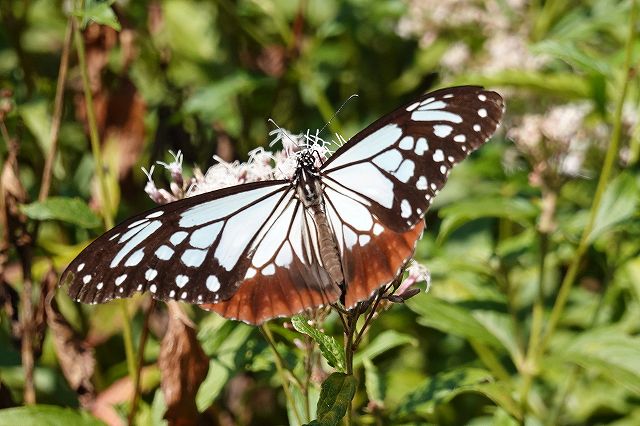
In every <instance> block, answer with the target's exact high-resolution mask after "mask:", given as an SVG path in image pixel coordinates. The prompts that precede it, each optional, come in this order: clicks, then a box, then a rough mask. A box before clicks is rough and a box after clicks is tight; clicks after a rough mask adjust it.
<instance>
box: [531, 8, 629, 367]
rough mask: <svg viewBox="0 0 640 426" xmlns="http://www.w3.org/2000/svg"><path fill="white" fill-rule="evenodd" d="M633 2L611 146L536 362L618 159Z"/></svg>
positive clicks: (566, 293) (555, 322)
mask: <svg viewBox="0 0 640 426" xmlns="http://www.w3.org/2000/svg"><path fill="white" fill-rule="evenodd" d="M637 15H638V11H637V2H636V1H635V0H633V1H632V3H631V11H630V13H629V35H628V38H627V41H626V46H625V59H624V68H623V70H624V76H623V83H622V90H621V92H620V97H619V98H618V103H617V105H616V111H615V116H614V122H613V131H612V133H611V142H610V143H609V147H608V149H607V154H606V156H605V159H604V164H603V165H602V172H601V173H600V179H599V180H598V186H597V188H596V193H595V195H594V197H593V203H592V204H591V210H590V212H589V219H588V222H587V224H586V226H585V228H584V230H583V231H582V237H581V238H580V243H579V244H578V248H577V249H576V253H575V255H574V257H573V261H572V262H571V264H570V266H569V270H568V271H567V274H566V275H565V277H564V280H563V281H562V284H561V285H560V290H559V291H558V297H557V298H556V301H555V303H554V305H553V309H552V311H551V315H550V316H549V321H548V323H547V329H546V332H545V334H544V336H543V337H542V339H541V341H540V344H539V345H538V348H537V351H536V354H537V356H536V359H537V357H539V356H540V355H541V354H542V353H543V352H544V350H545V348H546V346H547V344H548V343H549V339H550V338H551V336H552V335H553V333H554V332H555V330H556V328H557V326H558V322H559V321H560V317H561V316H562V312H563V310H564V307H565V305H566V303H567V299H568V297H569V291H570V290H571V287H572V286H573V283H574V281H575V279H576V276H577V274H578V268H579V267H580V262H581V260H582V256H583V255H584V253H585V252H586V250H587V248H588V247H589V245H590V241H589V237H590V235H591V231H592V230H593V226H594V223H595V219H596V214H597V212H598V209H599V208H600V203H601V201H602V196H603V194H604V191H605V189H606V186H607V184H608V183H609V180H610V177H611V173H612V171H613V166H614V163H615V159H616V157H617V155H618V148H619V146H620V137H621V133H622V107H623V105H624V100H625V98H626V95H627V91H628V88H629V81H630V79H631V71H632V70H631V58H632V54H633V41H634V38H635V25H636V20H637Z"/></svg>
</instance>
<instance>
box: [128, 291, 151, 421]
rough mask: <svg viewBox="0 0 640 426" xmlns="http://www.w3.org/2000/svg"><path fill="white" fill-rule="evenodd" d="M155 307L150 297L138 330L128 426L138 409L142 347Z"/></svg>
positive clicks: (147, 335) (145, 342)
mask: <svg viewBox="0 0 640 426" xmlns="http://www.w3.org/2000/svg"><path fill="white" fill-rule="evenodd" d="M155 307H156V299H154V298H151V299H150V302H149V307H148V308H147V311H146V312H145V314H144V322H143V324H142V331H141V332H140V341H139V343H138V360H137V362H136V365H135V368H136V377H135V381H134V382H133V398H132V400H131V409H130V410H129V416H128V417H127V424H128V425H129V426H131V425H133V424H134V420H135V416H136V411H137V409H138V400H139V399H140V375H141V372H142V364H143V363H144V348H145V346H146V344H147V338H148V337H149V319H150V318H151V314H152V313H153V310H154V309H155Z"/></svg>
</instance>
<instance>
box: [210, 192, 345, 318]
mask: <svg viewBox="0 0 640 426" xmlns="http://www.w3.org/2000/svg"><path fill="white" fill-rule="evenodd" d="M283 205H284V204H283ZM277 217H278V218H277V220H276V221H275V222H274V223H273V226H271V227H269V229H266V230H265V232H263V233H262V235H260V236H259V238H258V241H257V243H256V246H257V250H255V251H254V252H253V253H252V255H251V266H250V268H249V269H248V271H247V274H246V276H245V279H244V281H243V282H242V285H241V286H240V288H239V289H238V291H237V292H236V293H235V294H234V296H233V297H232V298H230V299H228V300H224V301H220V302H218V303H214V304H208V305H204V306H202V307H203V308H204V309H208V310H212V311H215V312H218V313H219V314H220V315H222V316H224V317H227V318H235V319H241V320H244V321H247V322H250V323H253V324H259V323H262V322H264V321H266V320H268V319H270V318H274V317H278V316H291V315H293V314H295V313H298V312H300V311H302V310H304V309H308V308H312V307H318V306H320V305H328V304H330V303H334V302H336V301H337V300H338V299H339V298H340V295H341V291H340V289H339V288H338V287H337V286H336V285H335V284H333V281H332V280H331V278H330V276H329V274H328V272H327V271H326V269H325V268H324V265H323V260H322V257H321V256H320V249H319V245H318V230H317V228H316V225H315V222H314V220H313V218H312V217H311V215H310V213H309V212H308V211H307V210H306V209H305V208H304V207H303V206H302V203H301V202H300V201H299V200H298V199H297V198H292V199H291V200H290V201H288V202H287V204H286V207H284V208H283V209H282V211H281V212H278V215H277Z"/></svg>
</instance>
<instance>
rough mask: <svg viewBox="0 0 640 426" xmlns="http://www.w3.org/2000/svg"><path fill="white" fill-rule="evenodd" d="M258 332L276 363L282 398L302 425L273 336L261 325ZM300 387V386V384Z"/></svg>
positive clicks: (264, 325)
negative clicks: (282, 392)
mask: <svg viewBox="0 0 640 426" xmlns="http://www.w3.org/2000/svg"><path fill="white" fill-rule="evenodd" d="M260 331H261V332H262V335H263V336H264V338H265V339H266V340H267V343H269V347H270V348H271V352H272V353H273V359H274V361H275V362H276V369H277V370H278V375H279V376H280V381H281V382H282V390H284V396H285V398H287V403H288V404H289V407H291V411H293V415H294V416H295V417H296V421H297V422H298V424H303V423H304V422H303V421H302V417H301V415H300V413H298V409H297V408H296V400H295V399H294V398H293V394H292V393H291V389H290V388H289V381H290V380H289V376H288V375H287V374H286V372H285V370H286V369H285V367H284V361H283V359H282V357H281V356H280V353H279V352H278V348H277V347H276V342H275V340H273V334H271V330H269V327H268V326H267V325H266V324H262V325H261V326H260ZM300 386H302V384H300ZM307 420H310V419H307Z"/></svg>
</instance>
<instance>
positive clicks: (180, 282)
mask: <svg viewBox="0 0 640 426" xmlns="http://www.w3.org/2000/svg"><path fill="white" fill-rule="evenodd" d="M188 282H189V277H188V276H186V275H176V285H177V286H178V287H179V288H182V287H184V286H185V285H187V283H188Z"/></svg>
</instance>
